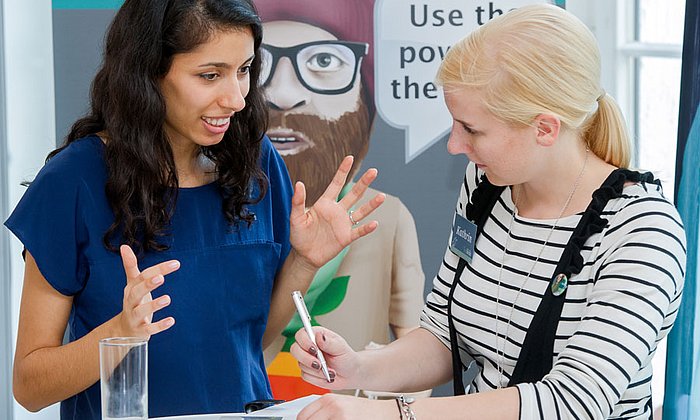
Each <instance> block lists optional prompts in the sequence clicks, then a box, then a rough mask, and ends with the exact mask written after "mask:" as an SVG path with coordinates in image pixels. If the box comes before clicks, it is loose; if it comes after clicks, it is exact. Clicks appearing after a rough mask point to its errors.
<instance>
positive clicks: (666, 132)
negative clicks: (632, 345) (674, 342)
mask: <svg viewBox="0 0 700 420" xmlns="http://www.w3.org/2000/svg"><path fill="white" fill-rule="evenodd" d="M579 1H580V0H579ZM579 1H577V0H572V1H570V2H567V7H568V6H569V3H572V6H574V7H577V6H578V3H579ZM685 1H686V0H667V1H658V0H619V1H617V2H608V1H603V0H594V1H592V2H591V4H590V5H589V6H588V8H587V9H583V12H582V14H583V16H580V17H581V18H582V19H584V21H586V23H588V24H589V25H590V26H591V28H592V29H593V32H594V33H595V35H596V37H597V38H598V42H599V44H600V46H601V56H602V71H603V72H602V75H601V76H602V79H603V86H604V87H605V88H606V89H607V90H608V91H609V92H611V93H612V95H613V96H614V97H615V98H616V99H617V100H618V103H619V104H620V107H621V108H622V112H623V114H624V115H625V117H626V119H627V122H628V124H629V127H630V131H631V133H630V134H631V136H632V141H633V161H632V166H633V167H636V168H640V169H642V170H648V171H651V172H653V173H654V175H655V176H656V178H658V179H660V180H661V182H662V185H663V188H664V194H665V195H666V197H667V198H669V199H671V200H672V199H673V197H674V182H675V164H676V142H677V137H678V134H677V133H678V106H679V96H680V76H681V52H682V42H683V29H684V23H685ZM578 7H581V6H578ZM579 15H580V14H579ZM586 17H587V18H588V19H586ZM665 365H666V340H664V341H663V342H661V343H659V345H658V348H657V352H656V356H655V357H654V360H653V362H652V366H653V369H654V378H653V382H652V392H653V398H652V399H653V403H654V407H655V408H658V407H660V406H661V404H662V402H663V395H664V382H665V381H664V379H665V375H664V374H665Z"/></svg>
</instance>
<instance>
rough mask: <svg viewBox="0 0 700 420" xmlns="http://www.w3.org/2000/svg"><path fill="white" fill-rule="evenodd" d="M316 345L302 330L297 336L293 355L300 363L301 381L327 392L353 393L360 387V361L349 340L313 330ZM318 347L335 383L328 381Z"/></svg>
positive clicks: (325, 331)
mask: <svg viewBox="0 0 700 420" xmlns="http://www.w3.org/2000/svg"><path fill="white" fill-rule="evenodd" d="M313 330H314V333H315V334H316V345H314V344H313V343H312V342H311V339H310V338H309V336H308V334H307V333H306V330H305V329H303V328H301V329H300V330H299V331H297V333H296V334H295V336H294V338H295V339H296V342H295V343H294V344H292V347H291V348H290V350H289V352H290V353H291V354H292V356H294V358H295V359H297V361H298V362H299V367H300V368H301V377H302V379H304V380H305V381H306V382H308V383H310V384H312V385H316V386H318V387H321V388H326V389H351V388H358V387H359V385H360V378H361V374H360V358H359V354H358V353H357V352H355V351H354V350H353V349H352V348H351V347H350V345H349V344H348V343H347V342H346V341H345V339H344V338H343V337H341V336H339V335H338V334H336V333H335V332H333V331H331V330H329V329H327V328H323V327H313ZM316 347H318V349H319V350H321V352H323V355H324V357H325V359H326V363H327V364H328V370H329V373H330V377H331V382H330V383H329V382H328V381H326V378H325V376H324V375H323V371H322V370H321V365H320V363H319V360H318V358H317V357H316Z"/></svg>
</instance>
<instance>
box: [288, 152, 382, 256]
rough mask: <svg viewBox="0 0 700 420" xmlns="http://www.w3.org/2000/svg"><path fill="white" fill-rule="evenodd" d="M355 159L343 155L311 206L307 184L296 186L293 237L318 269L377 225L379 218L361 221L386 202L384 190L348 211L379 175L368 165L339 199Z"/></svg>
mask: <svg viewBox="0 0 700 420" xmlns="http://www.w3.org/2000/svg"><path fill="white" fill-rule="evenodd" d="M352 162H353V158H352V156H346V157H345V159H343V161H342V162H341V163H340V166H339V167H338V171H337V172H336V173H335V176H334V177H333V180H332V181H331V183H330V184H329V185H328V187H327V188H326V191H325V192H324V193H323V195H322V196H321V197H320V198H319V199H318V201H316V203H314V205H313V207H311V208H309V209H307V208H306V188H305V187H304V184H303V183H302V182H297V183H296V185H295V186H294V196H293V197H292V211H291V215H290V241H291V244H292V246H293V247H294V250H295V251H296V253H297V254H298V255H299V256H300V257H302V258H303V259H304V260H305V262H307V263H308V264H309V265H311V266H312V267H313V268H315V269H318V268H320V267H321V266H323V265H324V264H325V263H327V262H328V261H330V260H331V259H332V258H333V257H335V256H336V255H337V254H338V253H339V252H340V251H342V250H343V248H345V247H346V246H348V245H349V244H350V243H352V242H353V241H354V240H356V239H358V238H361V237H363V236H365V235H367V234H369V233H371V232H372V231H374V230H375V229H376V228H377V225H378V224H377V222H376V221H371V222H369V223H365V224H359V222H360V221H362V220H363V219H365V218H366V217H367V216H368V215H369V214H370V213H372V212H373V211H374V209H376V208H377V207H379V206H380V205H381V204H382V203H383V202H384V198H385V195H384V194H377V195H376V196H375V197H373V198H372V199H371V200H370V201H369V202H367V203H365V204H364V205H362V206H360V207H359V208H358V209H356V210H354V211H353V212H352V217H350V212H349V211H350V209H351V208H352V206H353V205H355V203H357V201H358V200H359V199H360V198H362V196H363V195H364V193H365V191H366V190H367V188H368V187H369V186H370V184H371V183H372V182H373V181H374V179H375V178H376V177H377V170H376V169H374V168H372V169H368V170H367V171H366V172H365V173H364V174H363V175H362V178H360V180H359V182H357V183H356V184H355V185H354V186H353V187H352V189H351V190H350V191H349V192H348V193H347V194H346V195H345V196H344V197H343V198H342V199H341V200H340V201H336V199H337V197H338V195H339V194H340V191H341V190H342V189H343V186H344V185H345V181H346V179H347V177H348V173H349V172H350V169H351V168H352ZM353 222H355V223H353Z"/></svg>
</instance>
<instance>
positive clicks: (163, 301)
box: [158, 296, 170, 306]
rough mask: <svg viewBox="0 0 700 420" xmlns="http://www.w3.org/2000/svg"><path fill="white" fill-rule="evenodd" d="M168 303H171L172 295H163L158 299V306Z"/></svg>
mask: <svg viewBox="0 0 700 420" xmlns="http://www.w3.org/2000/svg"><path fill="white" fill-rule="evenodd" d="M168 303H170V296H163V297H162V298H160V299H158V306H165V305H167V304H168Z"/></svg>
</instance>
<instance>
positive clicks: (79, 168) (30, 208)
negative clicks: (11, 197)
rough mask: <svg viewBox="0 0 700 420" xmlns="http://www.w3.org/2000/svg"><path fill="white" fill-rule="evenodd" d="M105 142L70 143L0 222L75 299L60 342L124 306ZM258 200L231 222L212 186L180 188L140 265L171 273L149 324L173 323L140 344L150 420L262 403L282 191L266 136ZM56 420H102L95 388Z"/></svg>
mask: <svg viewBox="0 0 700 420" xmlns="http://www.w3.org/2000/svg"><path fill="white" fill-rule="evenodd" d="M103 153H104V146H103V143H102V141H101V140H100V138H99V137H97V136H90V137H86V138H84V139H80V140H77V141H75V142H73V143H71V144H70V145H69V146H68V147H67V148H66V149H64V150H63V151H61V153H59V154H58V155H57V156H55V157H54V158H53V159H51V160H50V161H49V162H48V163H47V164H46V165H45V166H44V168H43V169H42V170H41V171H40V172H39V174H38V175H37V177H36V179H35V180H34V182H32V184H31V186H30V187H29V189H28V190H27V191H26V193H25V194H24V196H23V197H22V200H21V201H20V202H19V204H18V205H17V207H16V209H15V210H14V212H13V213H12V215H11V216H10V218H9V219H8V220H7V221H6V222H5V225H6V226H7V227H8V228H9V229H10V230H11V231H12V232H13V233H14V234H15V235H16V236H17V237H18V238H19V239H20V240H21V241H22V243H23V244H24V246H25V248H26V249H27V250H28V251H29V252H30V253H31V254H32V256H33V257H34V258H35V260H36V263H37V265H38V267H39V270H40V271H41V273H42V274H43V275H44V277H45V278H46V280H47V281H48V282H49V283H50V284H51V285H52V286H53V287H54V288H55V289H56V290H57V291H58V292H60V293H61V294H64V295H66V296H72V297H73V308H72V310H71V314H70V319H69V327H70V341H75V340H77V339H79V338H81V337H83V336H84V335H86V334H87V333H88V332H89V331H91V330H92V329H94V328H95V327H97V326H99V325H100V324H102V323H104V322H106V321H107V320H109V319H111V318H113V317H114V316H115V315H117V314H118V313H119V312H120V311H121V309H122V298H123V291H124V286H125V285H126V277H125V274H124V269H123V266H122V262H121V258H120V256H119V254H118V253H113V252H110V251H108V250H107V249H106V248H105V247H104V245H103V242H102V238H103V236H104V233H105V232H106V230H107V229H108V227H109V226H110V225H111V223H112V222H113V219H114V214H113V212H112V210H111V209H110V207H109V204H108V202H107V197H106V195H105V183H106V180H107V169H106V165H105V161H104V156H103ZM260 164H261V168H262V170H263V171H264V172H265V173H266V174H267V177H268V179H269V188H268V191H267V193H266V194H265V197H264V198H263V199H262V200H261V201H260V202H259V203H258V204H255V205H252V206H249V207H248V208H249V210H250V211H252V212H253V213H254V214H255V216H256V220H255V221H254V222H253V223H252V225H251V226H250V227H248V226H247V223H245V222H243V223H240V224H236V225H234V226H231V225H229V224H228V222H227V221H226V218H225V216H224V215H223V212H222V198H221V195H220V193H219V190H218V186H217V183H216V182H214V183H211V184H208V185H203V186H201V187H195V188H180V189H179V196H178V200H177V204H176V207H175V212H174V214H173V216H172V220H171V221H170V226H169V232H170V236H169V237H168V238H167V239H166V242H167V243H168V244H169V246H170V248H169V249H168V250H167V251H164V252H149V253H147V254H146V255H145V256H143V257H142V258H139V267H140V268H141V269H144V268H146V267H148V266H151V265H153V264H157V263H159V262H163V261H166V260H169V259H177V260H179V261H180V263H181V267H180V269H179V270H178V271H176V272H175V273H172V274H170V275H168V276H166V279H165V283H164V284H163V285H162V286H161V287H159V288H158V289H156V290H155V291H154V293H153V298H154V299H155V298H157V297H158V296H161V295H163V294H169V295H170V296H171V298H172V303H171V304H170V306H168V307H166V308H164V309H162V310H160V311H158V312H156V314H155V316H154V321H157V320H158V319H162V318H165V317H167V316H172V317H174V318H175V321H176V322H175V325H174V326H173V327H171V328H170V329H168V330H166V331H164V332H162V333H160V334H156V335H154V336H152V337H151V339H150V341H149V344H148V346H149V349H148V355H149V360H148V363H149V366H148V369H149V378H148V380H149V383H148V388H149V393H148V402H149V415H150V416H152V417H160V416H172V415H182V414H195V413H214V412H236V411H238V412H240V411H243V406H244V404H245V403H246V402H248V401H251V400H254V399H260V398H270V396H271V393H270V385H269V383H268V380H267V375H266V373H265V365H264V362H263V353H262V336H263V332H264V331H265V325H266V323H267V316H268V312H269V306H270V296H271V291H272V284H273V281H274V279H275V276H276V274H277V272H278V271H279V269H280V267H281V266H282V263H283V262H284V260H285V258H286V256H287V254H288V252H289V249H290V244H289V212H290V207H291V196H292V193H293V189H292V184H291V182H290V180H289V175H288V173H287V170H286V167H285V166H284V162H283V161H282V159H281V158H280V156H279V155H278V154H277V152H276V151H275V149H274V147H272V146H271V144H270V141H269V139H268V138H267V137H265V139H264V141H263V143H262V153H261V158H260ZM61 419H64V420H65V419H80V420H84V419H96V420H99V419H100V387H99V382H97V383H96V384H94V385H93V386H91V387H90V388H88V389H87V390H85V391H83V392H81V393H79V394H77V395H75V396H73V397H71V398H69V399H67V400H65V401H63V402H62V403H61Z"/></svg>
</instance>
